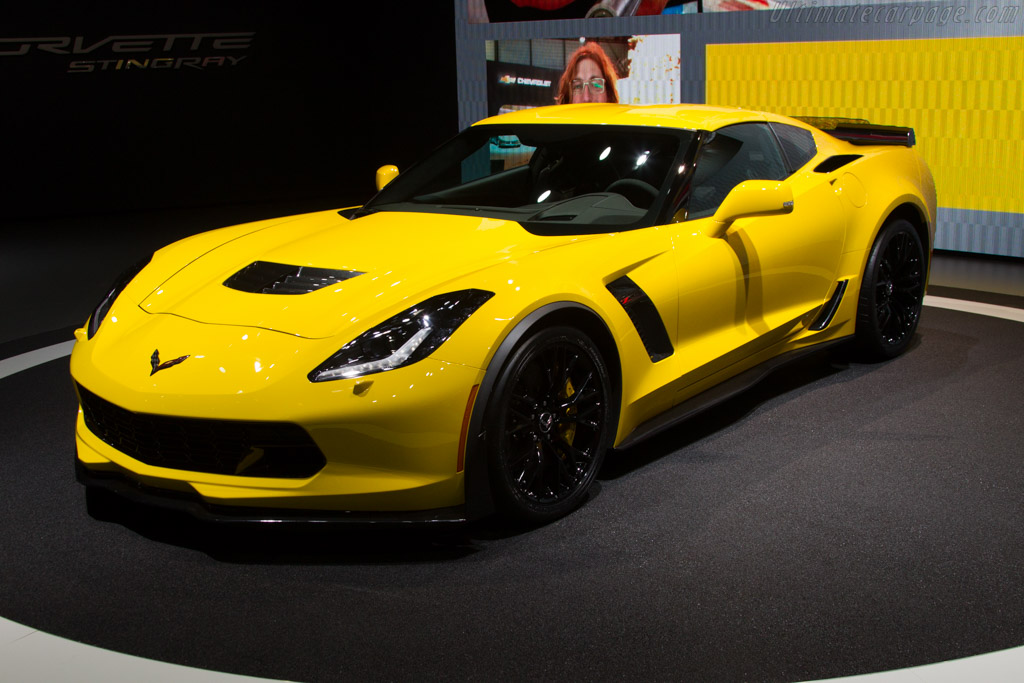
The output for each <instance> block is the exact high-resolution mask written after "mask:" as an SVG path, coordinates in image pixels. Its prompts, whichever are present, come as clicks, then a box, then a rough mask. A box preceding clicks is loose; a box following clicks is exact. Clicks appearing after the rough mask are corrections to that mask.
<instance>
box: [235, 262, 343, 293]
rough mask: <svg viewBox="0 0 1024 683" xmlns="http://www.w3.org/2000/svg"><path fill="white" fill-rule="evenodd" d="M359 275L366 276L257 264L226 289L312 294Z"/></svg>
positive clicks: (269, 263)
mask: <svg viewBox="0 0 1024 683" xmlns="http://www.w3.org/2000/svg"><path fill="white" fill-rule="evenodd" d="M356 275H362V273H361V272H360V271H358V270H331V269H330V268H311V267H309V266H289V265H285V264H284V263H272V262H270V261H256V262H254V263H250V264H249V265H247V266H246V267H245V268H242V269H241V270H240V271H238V272H237V273H235V274H234V275H232V276H231V277H229V278H228V279H227V280H225V281H224V286H225V287H230V288H231V289H237V290H238V291H240V292H250V293H252V294H308V293H310V292H315V291H316V290H318V289H321V288H323V287H328V286H330V285H333V284H336V283H338V282H341V281H342V280H347V279H349V278H352V277H355V276H356Z"/></svg>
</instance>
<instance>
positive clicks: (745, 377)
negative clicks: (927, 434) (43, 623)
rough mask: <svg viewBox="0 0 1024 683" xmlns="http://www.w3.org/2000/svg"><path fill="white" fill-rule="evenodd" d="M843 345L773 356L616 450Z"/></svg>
mask: <svg viewBox="0 0 1024 683" xmlns="http://www.w3.org/2000/svg"><path fill="white" fill-rule="evenodd" d="M847 341H849V338H848V337H842V338H840V339H832V340H830V341H827V342H822V343H820V344H814V345H812V346H807V347H804V348H802V349H795V350H793V351H789V352H787V353H784V354H782V355H779V356H775V357H774V358H770V359H769V360H766V361H765V362H763V363H761V364H760V365H755V366H754V367H752V368H750V369H749V370H745V371H744V372H741V373H740V374H738V375H736V376H735V377H732V378H730V379H727V380H725V381H724V382H721V383H720V384H716V385H715V386H713V387H711V388H710V389H708V390H707V391H704V392H702V393H700V394H697V395H696V396H694V397H693V398H690V399H687V400H685V401H683V402H682V403H680V404H679V405H677V406H675V407H673V408H670V409H669V410H667V411H665V412H664V413H662V414H660V415H657V416H655V417H652V418H651V419H650V420H647V421H646V422H643V423H641V424H640V425H638V426H637V428H636V429H634V430H633V431H632V432H631V433H630V435H629V436H627V437H626V438H625V439H623V440H622V442H621V443H620V444H619V445H618V446H616V448H617V449H621V448H628V447H630V446H633V445H635V444H637V443H639V442H640V441H643V440H644V439H647V438H650V437H652V436H654V435H655V434H659V433H661V432H663V431H665V430H666V429H669V428H670V427H674V426H675V425H677V424H679V423H680V422H683V421H685V420H688V419H690V418H691V417H693V416H694V415H697V414H698V413H702V412H704V411H705V410H707V409H708V408H711V407H713V406H716V405H718V404H719V403H722V402H723V401H726V400H728V399H730V398H732V397H733V396H736V395H737V394H739V393H741V392H743V391H746V390H747V389H749V388H750V387H752V386H754V385H755V384H757V383H758V382H760V381H761V380H763V379H764V378H766V377H767V376H768V375H770V374H771V373H773V372H774V371H776V370H778V369H779V368H781V367H784V366H786V365H789V364H790V363H792V362H794V361H797V360H799V359H801V358H806V357H807V356H811V355H813V354H816V353H821V352H822V351H824V350H826V349H829V348H832V347H834V346H838V345H839V344H842V343H845V342H847Z"/></svg>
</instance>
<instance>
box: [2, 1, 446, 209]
mask: <svg viewBox="0 0 1024 683" xmlns="http://www.w3.org/2000/svg"><path fill="white" fill-rule="evenodd" d="M24 5H25V7H23V8H21V9H20V10H19V9H16V8H15V9H3V10H0V52H3V53H7V54H2V55H0V92H2V97H0V100H2V104H0V145H2V147H0V156H2V158H0V169H2V170H0V174H2V175H0V182H2V186H0V197H2V203H3V208H2V214H3V215H4V216H5V217H7V218H12V217H13V218H18V217H47V216H73V215H81V214H88V213H105V212H111V211H120V210H139V209H152V208H175V207H193V206H211V205H220V204H239V203H248V202H272V201H291V200H306V199H310V200H314V201H322V202H326V204H327V205H330V204H336V205H339V206H341V205H346V204H351V203H360V202H362V201H365V200H366V199H367V198H368V197H369V196H371V195H372V194H373V172H374V170H375V169H376V168H377V167H378V166H380V165H381V164H383V163H396V164H398V165H399V167H402V166H407V165H408V164H409V163H411V161H413V160H414V159H416V158H418V157H419V156H421V155H422V154H424V153H425V152H427V151H429V150H430V149H432V148H433V147H434V146H436V145H437V144H439V143H440V142H441V141H443V140H444V139H445V138H447V137H448V136H450V135H452V134H454V133H455V132H456V129H457V108H456V101H455V98H456V94H455V93H456V83H455V80H456V77H455V47H454V8H453V6H452V3H451V2H430V3H383V2H378V3H362V2H360V3H355V2H353V3H332V4H331V5H330V9H322V8H321V7H315V8H314V6H313V5H312V4H308V5H307V4H304V3H282V2H277V1H274V0H246V1H245V2H218V3H209V2H191V3H190V2H175V3H161V4H155V3H153V4H150V5H148V6H141V5H140V4H138V3H114V2H109V1H107V2H85V1H82V2H79V3H77V4H69V5H68V6H67V7H59V8H53V7H46V6H45V5H38V4H32V3H28V2H25V3H24ZM209 34H251V35H248V36H246V35H241V36H228V37H225V36H220V37H218V36H213V35H209ZM172 35H177V36H179V37H177V38H174V39H170V40H169V39H168V38H167V36H172ZM28 38H35V39H37V40H16V39H28ZM76 38H79V39H80V40H78V41H77V42H76ZM41 39H45V40H41ZM218 40H219V41H220V42H217V41H218ZM128 60H134V62H129V61H128ZM147 60H148V62H147ZM197 66H199V67H202V68H196V67H197Z"/></svg>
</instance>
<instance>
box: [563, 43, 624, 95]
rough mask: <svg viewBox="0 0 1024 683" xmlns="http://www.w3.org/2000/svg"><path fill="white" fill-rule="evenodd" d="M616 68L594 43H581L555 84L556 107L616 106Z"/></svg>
mask: <svg viewBox="0 0 1024 683" xmlns="http://www.w3.org/2000/svg"><path fill="white" fill-rule="evenodd" d="M616 80H617V78H616V76H615V67H614V66H612V62H611V60H610V59H608V55H606V54H605V53H604V50H602V49H601V46H600V45H598V44H597V43H584V44H583V45H582V46H581V47H580V49H578V50H576V52H574V53H573V55H572V57H570V58H569V64H568V65H567V66H566V67H565V73H563V74H562V79H561V80H560V81H559V82H558V97H556V98H555V102H556V103H558V104H577V103H580V102H618V101H619V93H618V90H616V88H615V81H616Z"/></svg>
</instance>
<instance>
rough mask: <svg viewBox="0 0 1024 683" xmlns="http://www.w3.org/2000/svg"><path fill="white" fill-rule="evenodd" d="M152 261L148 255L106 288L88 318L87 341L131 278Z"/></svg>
mask: <svg viewBox="0 0 1024 683" xmlns="http://www.w3.org/2000/svg"><path fill="white" fill-rule="evenodd" d="M152 260H153V255H152V254H150V255H149V256H147V257H146V258H144V259H142V260H141V261H139V262H138V263H136V264H135V265H134V266H132V267H131V268H129V269H128V270H126V271H124V272H123V273H121V274H120V275H118V276H117V279H116V280H114V284H112V285H110V287H109V288H107V294H106V296H104V297H103V301H101V302H100V305H99V306H97V307H96V309H95V310H94V311H93V312H92V315H91V316H89V327H88V328H87V330H86V331H87V332H88V335H89V339H92V338H93V337H94V336H95V335H96V331H97V330H98V329H100V323H101V322H103V319H104V318H106V317H107V313H109V312H110V307H111V306H113V305H114V300H115V299H117V297H118V296H120V294H121V292H123V291H124V288H125V287H127V286H128V283H129V282H131V281H132V278H134V277H135V276H136V275H138V274H139V271H141V270H142V269H143V268H145V267H146V266H147V265H149V262H150V261H152Z"/></svg>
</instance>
